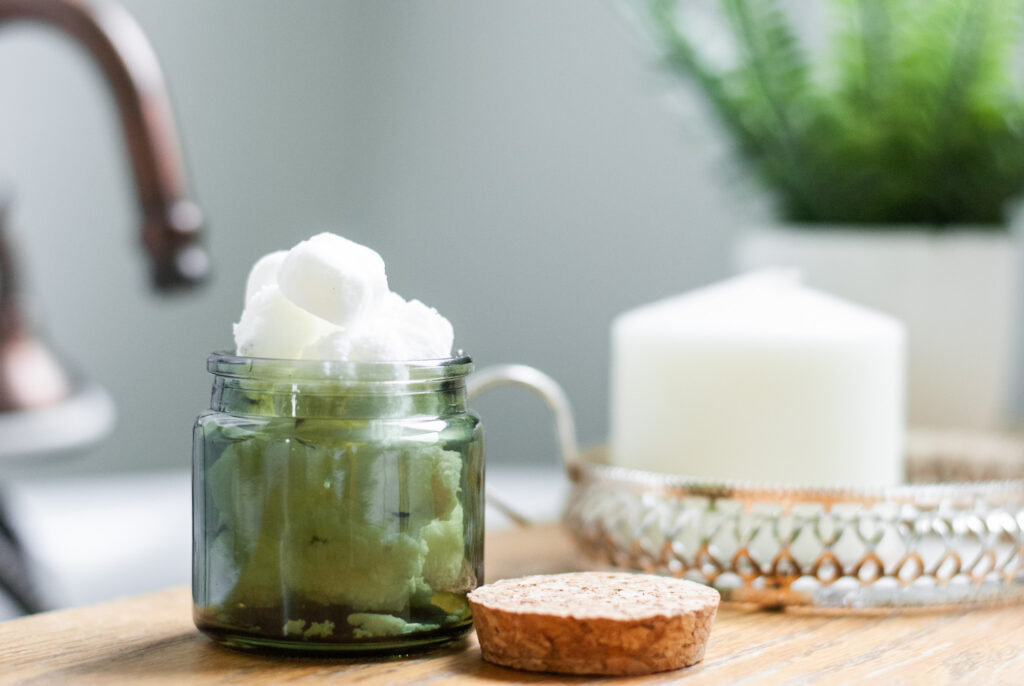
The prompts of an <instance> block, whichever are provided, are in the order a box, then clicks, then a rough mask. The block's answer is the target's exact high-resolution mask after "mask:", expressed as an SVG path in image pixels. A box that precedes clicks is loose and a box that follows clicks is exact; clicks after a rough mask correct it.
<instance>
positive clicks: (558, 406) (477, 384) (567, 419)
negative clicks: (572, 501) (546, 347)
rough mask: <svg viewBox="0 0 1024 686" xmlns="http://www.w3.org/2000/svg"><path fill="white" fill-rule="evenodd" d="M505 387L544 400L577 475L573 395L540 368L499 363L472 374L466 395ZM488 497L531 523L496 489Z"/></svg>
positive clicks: (563, 454)
mask: <svg viewBox="0 0 1024 686" xmlns="http://www.w3.org/2000/svg"><path fill="white" fill-rule="evenodd" d="M501 386H519V387H520V388H525V389H528V390H530V391H533V392H534V393H536V394H537V395H539V396H540V397H541V399H542V400H544V404H545V405H547V406H548V409H549V410H551V414H552V416H553V417H554V420H555V432H556V435H557V437H558V447H559V450H560V452H561V457H562V464H563V465H564V466H565V470H566V472H567V473H568V474H569V476H570V478H574V477H575V474H576V473H577V470H578V469H579V459H580V456H579V448H578V445H577V442H576V423H575V422H574V421H573V414H572V406H571V405H570V404H569V398H568V397H567V396H566V395H565V391H563V390H562V387H561V386H559V385H558V382H556V381H555V380H554V379H552V378H551V377H550V376H548V375H547V374H545V373H544V372H542V371H540V370H539V369H535V368H533V367H529V366H527V365H524V364H499V365H494V366H492V367H486V368H485V369H481V370H480V371H478V372H475V373H473V374H472V375H470V377H469V379H468V381H467V382H466V395H467V397H468V398H469V399H470V400H472V399H473V398H475V397H477V396H479V395H480V394H481V393H484V392H486V391H490V390H492V389H494V388H499V387H501ZM487 500H488V502H489V503H490V504H491V505H493V506H494V507H496V508H498V509H499V510H501V511H502V512H503V513H504V514H505V515H506V516H508V517H509V518H510V519H512V520H513V521H514V522H516V523H517V524H519V525H520V526H529V525H530V524H531V522H530V520H529V518H528V517H526V516H524V515H523V514H522V513H520V512H519V511H517V510H516V509H515V507H514V506H513V505H512V504H511V502H510V501H509V499H507V498H503V497H501V496H500V495H499V494H497V493H496V492H495V491H494V490H493V489H488V494H487Z"/></svg>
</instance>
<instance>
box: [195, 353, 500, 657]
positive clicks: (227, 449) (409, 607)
mask: <svg viewBox="0 0 1024 686" xmlns="http://www.w3.org/2000/svg"><path fill="white" fill-rule="evenodd" d="M235 359H239V358H235ZM212 360H213V358H211V365H212V364H213V362H212ZM284 366H285V368H286V369H292V370H294V369H295V365H284ZM299 367H302V365H299ZM393 367H395V371H394V376H395V377H396V378H394V379H392V378H390V377H389V376H388V375H389V374H390V373H391V372H386V373H383V374H382V373H381V372H380V369H383V367H380V368H379V369H374V370H372V373H371V374H369V376H370V377H371V379H372V380H370V381H366V380H365V379H364V378H363V377H365V376H367V374H365V369H357V368H355V367H353V366H351V365H349V366H347V367H345V369H344V370H342V373H351V374H352V375H353V377H354V380H353V378H348V379H344V378H343V379H340V380H339V379H338V378H337V376H328V377H327V378H325V379H324V380H323V381H318V380H316V379H315V378H314V379H313V380H309V379H302V380H300V381H298V382H296V381H295V379H294V378H289V377H290V376H291V377H294V373H293V374H288V373H283V372H280V371H276V372H274V374H278V375H280V376H282V377H283V378H274V379H272V380H271V381H270V382H267V383H264V382H266V381H267V380H266V379H259V380H258V383H255V384H254V383H247V380H245V379H243V380H242V381H241V382H239V381H238V380H237V379H231V378H230V377H227V378H225V379H224V380H221V379H220V378H218V379H217V380H215V382H214V402H213V409H211V410H210V411H209V412H205V413H203V414H201V415H200V416H199V418H198V420H197V422H196V426H195V433H194V450H193V455H194V465H193V475H194V477H193V478H194V483H193V489H194V490H193V510H194V512H193V537H194V546H193V550H194V557H193V600H194V617H195V621H196V625H197V626H198V627H199V628H200V629H201V630H202V631H204V632H206V633H207V634H209V635H211V636H212V637H214V638H215V639H216V640H218V641H220V642H222V643H224V644H226V645H229V646H231V647H237V648H243V649H254V650H286V651H303V652H347V653H380V652H384V653H403V652H410V651H412V650H415V649H418V648H425V647H431V646H435V645H439V644H443V643H446V642H448V641H451V640H454V639H456V638H459V637H461V636H462V635H463V634H465V632H466V631H468V629H469V627H470V624H471V615H470V611H469V606H468V603H467V601H466V594H467V593H468V592H469V591H470V590H472V589H473V588H475V587H476V585H477V584H478V583H481V582H482V557H483V501H482V498H483V455H482V439H481V429H480V426H479V421H478V420H477V418H476V417H475V416H474V415H472V414H470V413H468V412H467V411H466V410H465V405H464V397H465V391H464V385H463V383H462V381H463V377H464V376H465V373H467V372H468V369H469V366H468V360H465V362H464V363H463V364H461V365H447V366H445V367H444V368H442V369H441V370H440V371H437V370H431V371H429V372H428V373H426V374H424V373H422V368H420V369H418V371H419V372H421V373H420V375H419V377H417V378H414V379H412V380H410V379H409V378H408V377H409V374H408V369H405V370H403V369H402V368H401V367H400V366H398V365H393ZM454 367H458V369H457V370H456V371H454V372H453V368H454ZM346 370H347V371H346ZM261 371H263V372H264V373H266V370H265V369H263V370H261ZM309 371H310V370H309V369H302V373H303V374H307V373H308V372H309ZM331 374H336V370H335V372H331ZM215 375H216V372H215ZM381 376H383V377H384V379H385V380H384V381H380V380H378V378H377V377H381ZM218 386H220V388H218ZM254 388H255V389H257V390H254ZM266 389H269V390H266Z"/></svg>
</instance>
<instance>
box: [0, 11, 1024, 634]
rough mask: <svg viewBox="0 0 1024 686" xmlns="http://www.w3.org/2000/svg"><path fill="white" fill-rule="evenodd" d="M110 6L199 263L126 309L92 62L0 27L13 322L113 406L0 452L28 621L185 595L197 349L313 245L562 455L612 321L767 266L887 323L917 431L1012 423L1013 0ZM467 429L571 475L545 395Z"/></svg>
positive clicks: (540, 419) (531, 489) (1022, 130)
mask: <svg viewBox="0 0 1024 686" xmlns="http://www.w3.org/2000/svg"><path fill="white" fill-rule="evenodd" d="M121 4H123V5H124V6H125V7H126V8H127V10H128V11H129V12H130V13H131V14H132V15H133V16H134V17H135V19H136V20H137V21H138V23H139V24H140V25H141V27H142V29H143V31H144V32H145V33H146V35H147V36H148V38H149V40H150V41H151V42H152V45H153V47H154V49H155V51H156V53H157V55H158V57H159V59H160V62H161V64H162V66H163V69H164V72H165V78H166V81H167V83H168V86H169V88H170V91H171V97H172V105H173V109H174V112H175V114H176V117H177V125H178V130H179V133H180V136H181V138H182V145H183V150H184V155H185V157H186V166H187V169H188V171H189V175H190V186H191V188H190V190H191V193H192V194H193V196H194V198H195V199H196V201H197V202H198V204H199V205H200V207H201V208H202V209H203V211H204V213H205V216H206V219H207V224H208V230H207V232H206V233H205V243H206V246H207V247H208V249H209V253H210V256H211V259H212V266H213V275H212V277H211V279H210V280H209V281H208V282H207V283H206V284H205V285H204V286H203V287H201V288H199V289H196V290H194V291H191V292H187V293H181V294H178V295H173V296H166V295H161V294H157V293H155V292H154V291H153V289H152V288H151V287H150V279H149V266H148V264H147V262H146V260H145V257H144V255H143V253H142V251H141V247H140V245H139V238H138V219H139V216H138V210H137V206H136V198H135V194H134V191H133V187H132V178H131V169H130V165H129V163H128V159H127V156H126V154H125V150H124V145H123V142H122V136H121V131H120V127H119V123H118V120H117V116H116V114H117V113H116V109H115V107H114V104H113V100H112V98H111V97H110V94H109V92H108V89H107V87H106V84H105V83H104V82H103V80H102V79H101V77H100V73H99V70H98V69H97V68H96V66H95V65H94V64H93V62H92V60H91V59H89V58H88V56H87V55H86V54H85V53H84V52H83V51H82V50H81V49H80V48H79V47H78V46H77V45H74V44H72V43H71V42H70V41H68V40H67V39H66V38H65V37H64V36H62V35H59V34H57V33H56V32H54V31H52V30H49V29H47V28H43V27H40V26H36V25H30V24H24V25H22V24H12V25H10V26H7V25H5V26H3V28H2V31H0V94H2V102H3V107H2V108H0V197H3V198H6V199H7V201H8V203H9V217H8V218H9V224H10V231H9V234H10V239H11V241H12V242H13V243H14V246H15V248H16V250H17V256H18V259H19V264H20V266H21V269H20V273H21V275H22V276H23V278H24V280H25V281H26V283H25V286H26V289H27V291H28V293H29V295H30V297H31V308H30V309H31V313H32V315H33V316H34V317H35V318H36V319H37V320H38V322H39V327H40V328H41V330H42V331H43V332H44V333H45V334H46V337H47V338H48V340H50V341H52V342H53V345H54V346H55V347H56V348H57V349H58V350H59V351H60V352H61V353H63V354H64V355H65V356H66V357H67V358H68V359H70V360H71V361H72V362H73V363H74V364H75V365H76V366H77V367H78V368H80V369H81V370H83V371H84V372H85V373H86V374H87V375H88V376H90V377H91V378H93V379H95V380H97V381H98V382H99V383H101V384H102V385H103V386H105V387H106V388H107V389H108V390H109V392H110V394H111V395H112V397H113V400H114V402H115V403H116V406H117V413H118V420H117V424H116V427H115V428H114V429H113V431H112V433H111V434H110V435H109V436H108V437H107V438H106V439H105V440H103V441H102V442H101V443H100V444H98V445H97V446H95V447H93V448H90V449H88V450H84V451H77V452H73V453H70V454H64V455H60V456H52V455H41V456H38V457H32V458H28V459H26V458H24V457H22V458H21V459H15V458H12V457H3V456H2V455H3V454H4V451H3V450H0V489H2V491H0V495H2V503H3V504H4V506H5V508H6V510H7V512H8V515H9V517H10V520H11V523H12V524H13V527H14V529H15V531H16V532H17V533H18V535H19V537H20V538H21V539H22V542H23V544H24V548H25V552H26V555H27V558H28V559H29V562H30V565H31V573H32V575H33V576H34V577H35V580H36V581H37V586H38V587H39V589H40V590H41V592H42V593H43V595H44V598H43V600H44V603H45V604H46V605H47V606H50V607H54V606H63V605H76V604H83V603H88V602H95V601H99V600H103V599H107V598H111V597H115V596H118V595H127V594H132V593H138V592H142V591H146V590H150V589H155V588H161V587H166V586H171V585H183V584H186V583H188V578H189V548H190V529H189V519H190V502H189V484H190V482H189V467H190V454H191V427H192V423H193V420H194V418H195V416H196V414H197V413H198V412H200V411H202V410H203V409H204V408H205V407H206V405H207V403H208V401H209V390H210V384H211V378H210V377H209V375H208V374H207V373H206V370H205V360H206V357H207V355H208V354H209V353H210V352H211V351H213V350H221V349H227V348H230V347H232V345H233V344H232V335H231V324H232V322H235V321H237V319H238V317H239V315H240V313H241V309H242V297H243V290H244V283H245V278H246V275H247V273H248V270H249V268H250V266H251V265H252V264H253V262H254V261H255V260H256V259H257V258H258V257H260V256H261V255H263V254H265V253H268V252H271V251H274V250H279V249H285V248H289V247H291V246H292V245H294V244H295V243H297V242H299V241H300V240H303V239H305V238H307V237H309V236H310V235H312V234H314V233H318V232H320V231H334V232H337V233H340V234H342V235H345V236H347V237H348V238H351V239H353V240H355V241H357V242H360V243H363V244H366V245H369V246H371V247H373V248H374V249H376V250H377V251H378V252H379V253H380V254H381V255H382V256H383V257H384V259H385V261H386V263H387V265H388V274H389V280H390V285H391V287H392V289H393V290H395V291H397V292H398V293H400V294H402V295H403V296H405V297H406V298H418V299H420V300H422V301H424V302H426V303H427V304H429V305H432V306H434V307H436V308H437V309H438V310H439V311H440V312H441V313H443V314H444V315H446V316H447V317H448V318H449V319H450V320H451V322H452V323H453V325H454V328H455V332H456V347H460V348H462V349H463V350H465V351H466V352H467V353H469V354H470V355H472V357H473V358H474V359H475V361H476V364H477V366H478V368H481V367H485V366H488V365H491V364H496V363H504V362H519V363H525V364H529V365H533V366H535V367H537V368H539V369H541V370H544V371H546V372H547V373H549V374H550V375H551V376H553V377H554V378H555V379H556V380H557V381H558V382H559V383H561V384H562V385H563V386H564V388H565V390H566V392H567V394H568V396H569V398H570V400H571V401H572V402H573V404H574V408H575V411H576V420H577V425H578V426H577V429H578V433H579V439H580V442H581V443H582V444H583V445H584V446H587V445H594V444H600V443H603V442H605V440H606V439H607V437H608V431H609V402H608V395H609V394H608V386H609V352H610V346H609V343H610V342H609V327H610V324H611V322H612V319H613V318H614V317H615V316H616V315H617V314H619V313H621V312H623V311H625V310H628V309H630V308H633V307H636V306H638V305H641V304H645V303H648V302H651V301H653V300H656V299H659V298H663V297H666V296H670V295H674V294H677V293H681V292H684V291H687V290H689V289H692V288H694V287H696V286H699V285H703V284H707V283H710V282H712V281H716V280H718V279H721V278H723V277H725V276H726V275H728V274H730V273H731V272H732V271H733V270H734V269H735V268H736V266H746V267H757V266H760V265H764V264H774V263H779V262H784V263H790V262H795V263H797V264H800V265H801V266H803V267H804V269H805V272H806V273H807V275H808V279H809V281H810V282H811V284H812V285H815V286H819V287H822V288H824V289H825V290H829V291H832V292H835V293H837V294H840V295H842V296H844V297H847V298H850V299H853V300H856V301H858V302H862V303H865V304H868V305H870V306H873V307H877V308H879V309H883V310H886V311H889V312H890V313H891V314H895V315H896V316H898V317H900V318H901V319H903V320H904V322H905V323H907V325H908V329H910V330H911V335H910V342H911V354H910V359H909V361H910V364H909V377H910V389H909V398H910V410H911V414H910V419H911V422H912V423H917V424H924V425H929V426H939V427H942V428H952V429H955V430H960V429H965V428H966V429H970V430H972V431H973V430H978V431H988V432H991V431H1002V430H1003V429H1006V428H1007V427H1008V425H1007V424H1006V422H1007V421H1008V420H1010V419H1011V413H1008V412H1007V408H1008V407H1009V405H1008V404H1007V403H1009V402H1010V399H1011V398H1010V396H1011V392H1015V393H1016V396H1017V397H1018V398H1019V396H1020V395H1022V394H1021V387H1022V384H1020V383H1019V382H1017V381H1015V379H1018V378H1019V377H1020V375H1019V374H1017V373H1016V372H1017V370H1018V369H1019V358H1020V355H1019V353H1018V352H1017V351H1019V350H1020V346H1019V345H1018V344H1017V340H1018V339H1019V335H1018V334H1019V332H1018V331H1017V329H1016V328H1015V327H1016V326H1017V324H1015V321H1017V319H1018V317H1017V315H1019V314H1020V312H1019V310H1020V305H1019V302H1018V301H1015V299H1014V298H1015V296H1016V293H1017V291H1019V288H1020V287H1019V283H1020V281H1019V279H1018V276H1017V272H1018V271H1019V264H1024V263H1021V262H1020V254H1019V253H1020V245H1021V243H1020V242H1019V241H1016V240H1015V238H1014V237H1013V235H1012V232H1011V231H1008V230H1007V229H1008V227H1010V226H1011V225H1012V224H1013V219H1012V214H1013V213H1012V212H1011V211H1010V207H1009V203H1008V202H1007V198H1014V197H1016V196H1017V195H1018V194H1019V189H1020V188H1024V85H1022V84H1021V83H1020V79H1016V80H1014V79H1011V78H1009V77H1008V74H1009V73H1010V72H1011V71H1013V70H1012V69H1011V66H1012V65H1017V66H1018V67H1019V61H1020V57H1021V55H1020V53H1021V50H1020V48H1019V43H1020V42H1021V41H1020V33H1021V27H1022V26H1024V21H1022V17H1021V13H1020V11H1019V9H1017V8H1015V7H1014V5H1013V3H1012V2H1010V0H993V1H992V2H989V3H970V2H965V0H900V2H893V3H879V2H869V3H859V4H857V5H856V7H864V8H867V9H866V10H865V12H866V13H865V14H863V15H862V16H861V15H859V16H860V18H859V19H857V20H856V21H847V22H845V23H844V22H842V21H839V22H835V21H833V22H832V25H831V26H830V29H836V27H837V26H838V38H835V40H833V34H832V33H831V32H830V31H822V30H818V27H820V26H823V25H824V22H826V21H830V20H832V19H834V17H833V16H832V15H830V14H828V13H827V12H824V11H823V10H822V7H824V6H825V5H828V6H829V7H830V8H832V9H835V8H844V9H843V10H842V11H845V12H847V15H846V16H847V18H849V13H851V12H853V10H854V5H853V4H852V3H845V2H834V3H820V2H815V1H814V0H779V1H778V2H769V1H764V2H754V1H751V2H742V3H714V2H703V1H698V0H694V1H693V2H678V3H677V2H673V1H672V0H665V1H664V2H661V1H659V0H635V1H633V2H619V3H616V2H612V1H610V0H609V1H608V2H593V1H592V0H563V1H562V2H558V3H551V2H546V1H544V0H519V1H518V2H515V3H475V2H468V1H467V0H432V1H431V2H416V3H413V2H407V1H401V0H296V1H293V2H287V3H286V2H283V1H282V0H248V1H247V2H245V3H240V2H234V3H228V2H218V3H212V2H208V1H204V0H176V1H175V2H173V3H172V2H167V1H166V0H163V1H162V0H122V3H121ZM624 6H628V7H629V8H631V9H634V10H636V9H638V8H642V7H647V8H654V11H655V16H654V19H653V20H650V19H651V18H650V17H648V20H650V21H646V20H645V21H642V22H634V21H631V17H629V16H627V15H628V14H629V12H623V11H621V10H622V8H623V7H624ZM723 7H728V8H731V9H730V11H731V12H733V14H732V15H726V19H727V21H725V22H724V23H723V21H722V20H723V14H722V12H721V9H722V8H723ZM659 8H660V9H659ZM666 8H667V10H666ZM679 8H682V9H685V10H686V11H687V12H689V14H688V15H687V16H685V17H684V18H683V19H680V18H679V15H678V13H676V12H675V10H676V9H679ZM709 8H718V10H715V11H717V12H718V16H717V17H714V16H712V15H714V13H715V12H710V13H709V12H708V10H709ZM737 8H739V9H737ZM744 8H745V9H744ZM778 8H784V9H785V10H786V12H785V13H784V12H782V10H779V9H778ZM890 9H891V10H892V11H891V12H890V11H889V10H890ZM660 10H666V11H665V13H664V14H663V15H657V12H658V11H660ZM636 18H637V17H632V19H636ZM729 22H732V28H733V35H732V36H731V38H730V36H729V35H728V33H729V32H728V31H723V27H724V26H728V25H729ZM680 27H682V28H680ZM737 27H739V29H742V28H743V27H747V28H750V27H754V28H753V29H751V30H749V31H746V33H744V32H743V31H742V30H739V29H738V28H737ZM638 29H639V30H638ZM790 29H792V31H790ZM687 32H688V33H687ZM791 33H793V34H799V36H800V38H801V41H797V40H796V39H795V38H794V36H793V35H791ZM684 34H685V35H684ZM737 36H739V38H737ZM652 38H653V40H652ZM730 41H731V43H730ZM890 41H891V45H893V46H896V49H893V50H891V51H887V50H883V49H882V47H885V46H887V45H890ZM798 42H802V46H800V47H795V46H797V43H798ZM656 47H657V49H656ZM730 48H731V53H730ZM1013 60H1016V61H1013ZM702 69H706V70H708V71H707V72H706V73H704V74H703V76H707V77H708V78H703V80H702V72H701V70H702ZM1017 71H1019V69H1017ZM683 74H687V75H688V76H689V77H690V82H689V84H688V85H687V86H685V87H680V79H679V77H680V75H683ZM695 76H696V78H695V79H694V78H693V77H695ZM875 77H878V78H875ZM695 82H696V83H698V84H702V85H700V86H699V87H697V88H694V87H693V84H694V83H695ZM823 84H824V85H823ZM719 86H721V87H720V88H719ZM716 88H718V90H717V91H716ZM737 149H741V150H743V152H744V157H743V158H742V159H740V158H738V157H737V156H735V155H733V153H734V152H735V151H736V150H737ZM744 167H746V168H745V169H744ZM758 182H760V186H758ZM804 184H806V185H804ZM755 186H757V187H758V188H767V189H768V192H762V191H760V190H758V188H755ZM776 217H777V218H779V219H780V220H782V221H783V222H788V225H787V226H784V227H783V228H784V229H787V230H788V228H791V227H792V226H793V225H797V224H801V223H803V224H813V225H814V230H812V231H797V232H795V233H796V234H799V237H798V238H794V237H793V235H792V234H793V232H789V233H787V232H786V231H782V232H779V231H775V230H773V229H772V227H773V226H778V225H777V224H775V222H774V218H776ZM852 224H856V225H857V226H859V227H860V228H859V229H858V230H857V231H852V232H836V231H829V230H822V229H829V228H836V227H837V226H849V225H852ZM765 226H768V227H769V229H768V231H767V232H762V233H761V234H758V233H757V232H756V231H754V232H751V231H750V229H752V228H753V229H757V228H758V227H765ZM905 226H913V227H916V230H915V231H913V232H911V233H910V234H905V233H903V232H902V231H897V230H896V228H901V229H902V228H903V227H905ZM954 226H955V227H959V228H960V229H963V228H965V227H966V228H967V229H968V231H966V233H965V232H963V231H954V230H952V228H951V227H954ZM865 227H866V228H865ZM805 228H806V226H805ZM863 234H868V235H869V237H870V240H868V241H863V240H861V238H863ZM940 234H942V235H943V236H944V237H943V238H942V239H940V238H939V237H938V236H939V235H940ZM750 236H753V238H750ZM877 238H881V240H880V241H877V240H875V239H877ZM947 238H948V240H947ZM867 243H871V244H872V245H871V246H870V247H865V245H866V244H867ZM879 251H880V252H879ZM855 255H856V257H854V256H855ZM965 255H966V256H965ZM908 265H909V266H908ZM978 284H981V285H983V286H985V287H986V288H987V289H988V290H987V291H985V290H972V289H973V288H974V286H976V285H978ZM968 286H970V287H971V288H970V289H969V288H968ZM1015 308H1016V309H1015ZM1019 319H1020V320H1024V318H1019ZM922 332H923V334H922ZM922 342H924V343H929V344H933V345H932V347H931V348H928V349H926V350H925V349H921V350H919V349H916V348H914V346H916V345H919V344H921V343H922ZM983 362H984V363H986V364H982V363H983ZM940 382H941V383H940ZM975 382H977V388H975V387H973V386H971V385H970V384H972V383H975ZM943 384H944V385H943ZM983 396H984V401H982V399H983ZM1011 404H1012V403H1011ZM1019 405H1020V403H1017V406H1018V410H1017V414H1016V415H1014V416H1016V417H1019ZM475 409H476V410H477V411H478V412H479V413H480V414H481V415H482V416H483V417H484V421H485V425H486V433H487V450H488V460H489V467H488V481H489V488H490V487H491V486H492V485H493V486H494V487H495V488H496V489H498V490H500V491H501V492H502V493H503V494H504V495H505V498H506V500H508V501H510V502H511V503H512V504H514V505H516V506H518V508H519V509H520V510H522V511H524V512H527V513H532V514H534V516H536V517H553V516H555V515H556V514H557V511H558V507H559V502H560V499H561V497H562V495H561V494H562V493H563V492H564V489H565V487H566V480H565V478H564V476H562V474H561V471H560V466H559V456H558V455H557V450H556V440H555V434H554V430H553V426H552V422H551V418H550V417H549V415H548V413H547V411H546V409H545V408H544V407H543V405H542V403H541V402H540V401H539V400H538V399H536V398H534V397H532V396H530V395H528V394H527V393H526V392H523V391H502V392H496V393H493V394H491V395H489V396H487V397H484V398H481V399H480V400H479V401H478V402H476V403H475ZM915 413H916V414H915ZM969 413H973V415H971V416H968V414H969ZM1021 445H1024V444H1021ZM1022 451H1024V448H1022ZM1021 458H1022V461H1024V452H1022V453H1021ZM492 515H493V516H492ZM488 516H489V517H491V519H490V520H489V524H491V523H495V524H501V522H502V520H501V518H500V515H498V514H497V513H489V515H488ZM0 571H2V570H0ZM3 603H4V601H3V600H2V597H0V617H3V616H5V613H7V615H11V614H15V613H16V609H14V608H5V606H4V604H3Z"/></svg>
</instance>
